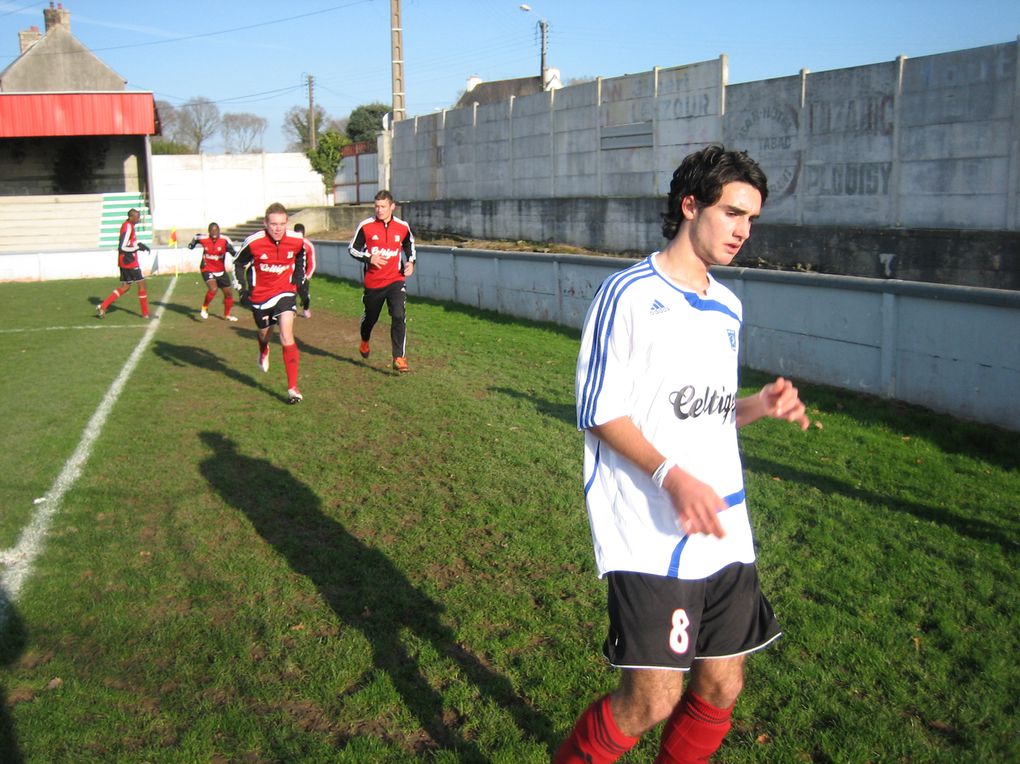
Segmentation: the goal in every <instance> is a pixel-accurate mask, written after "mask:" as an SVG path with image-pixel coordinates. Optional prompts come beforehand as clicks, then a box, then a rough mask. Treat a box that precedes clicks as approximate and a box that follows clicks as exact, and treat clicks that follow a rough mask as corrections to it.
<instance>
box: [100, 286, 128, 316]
mask: <svg viewBox="0 0 1020 764" xmlns="http://www.w3.org/2000/svg"><path fill="white" fill-rule="evenodd" d="M126 291H127V288H126V287H125V288H124V289H121V288H120V287H117V288H116V289H114V290H113V291H112V292H110V296H109V297H107V298H106V299H105V300H103V304H102V305H100V306H99V307H100V308H102V309H103V310H104V311H105V310H106V309H107V308H109V307H110V306H111V305H113V303H114V302H116V300H117V298H118V297H120V296H121V295H122V294H124V293H125V292H126Z"/></svg>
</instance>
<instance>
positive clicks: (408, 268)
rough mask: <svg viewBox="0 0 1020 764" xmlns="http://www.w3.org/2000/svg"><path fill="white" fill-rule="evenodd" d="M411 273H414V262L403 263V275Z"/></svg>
mask: <svg viewBox="0 0 1020 764" xmlns="http://www.w3.org/2000/svg"><path fill="white" fill-rule="evenodd" d="M412 273H414V263H412V262H406V263H404V276H405V277H407V276H410V275H411V274H412Z"/></svg>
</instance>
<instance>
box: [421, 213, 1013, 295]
mask: <svg viewBox="0 0 1020 764" xmlns="http://www.w3.org/2000/svg"><path fill="white" fill-rule="evenodd" d="M664 201H665V199H664V197H658V198H652V197H645V198H635V197H630V198H619V197H615V198H606V197H602V198H597V197H595V198H592V197H589V198H586V199H579V198H572V199H468V200H454V199H450V200H440V201H435V202H403V203H402V204H401V216H402V217H404V218H405V219H406V220H408V221H410V223H411V225H412V227H413V229H414V230H415V231H447V232H456V233H460V234H464V235H467V236H471V237H475V238H493V239H510V240H518V239H524V240H526V241H536V242H542V241H556V242H567V243H570V244H573V245H575V246H578V247H584V248H585V249H592V250H595V251H597V252H617V253H629V254H638V255H644V254H647V253H649V252H654V251H655V250H657V249H659V248H660V247H662V245H663V243H664V239H663V238H662V232H661V223H662V212H663V211H664V210H665V206H664ZM775 204H776V206H777V207H779V212H778V213H777V216H780V217H781V216H782V214H783V205H788V200H786V201H784V200H783V199H782V198H780V199H778V200H776V202H775ZM772 209H773V199H772V198H771V197H770V199H769V201H768V203H767V204H766V206H765V209H764V211H763V215H762V219H763V220H764V221H768V220H771V218H772ZM734 265H738V266H740V265H747V266H761V267H773V268H786V269H795V270H806V271H814V272H818V273H832V274H839V275H849V276H864V277H868V278H897V279H904V280H911V281H928V282H933V283H942V284H958V285H961V286H980V287H989V288H993V289H1020V232H1018V231H968V230H964V229H960V230H944V229H943V230H938V229H914V228H895V227H894V228H864V227H856V226H839V225H828V226H822V225H794V224H771V223H769V222H758V223H755V225H754V228H753V229H752V232H751V239H750V240H749V241H748V242H747V244H745V245H744V247H743V249H741V251H740V256H739V258H738V259H737V260H736V261H735V262H734Z"/></svg>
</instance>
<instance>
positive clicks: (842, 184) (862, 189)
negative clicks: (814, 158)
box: [804, 162, 892, 196]
mask: <svg viewBox="0 0 1020 764" xmlns="http://www.w3.org/2000/svg"><path fill="white" fill-rule="evenodd" d="M891 173H892V163H891V162H858V163H851V164H827V165H808V166H807V167H806V168H805V171H804V177H805V183H804V193H806V194H810V195H812V196H885V195H887V194H888V193H889V176H890V174H891Z"/></svg>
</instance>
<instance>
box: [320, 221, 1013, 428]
mask: <svg viewBox="0 0 1020 764" xmlns="http://www.w3.org/2000/svg"><path fill="white" fill-rule="evenodd" d="M315 246H316V254H317V260H318V263H317V268H318V270H319V271H320V272H322V273H327V274H330V275H333V276H338V277H341V278H345V279H350V280H353V281H360V280H361V264H360V263H358V262H357V261H356V260H354V259H353V258H351V257H350V255H349V254H348V252H347V244H346V243H340V242H335V241H317V242H315ZM418 257H419V263H418V267H417V268H416V269H415V273H414V276H412V277H411V278H410V279H409V280H408V282H407V289H408V293H409V294H411V295H412V296H413V295H419V296H422V297H428V298H432V299H436V300H449V301H452V302H457V303H461V304H464V305H470V306H472V307H476V308H484V309H487V310H493V311H496V312H498V313H502V314H505V315H511V316H516V317H519V318H525V319H532V320H536V321H548V322H551V323H555V324H559V325H562V326H566V327H571V328H579V327H580V326H581V322H582V321H583V319H584V315H585V312H586V310H587V309H588V305H589V303H590V302H591V299H592V297H593V296H594V294H595V290H596V289H597V288H598V286H599V284H601V283H602V281H603V280H604V279H605V278H606V277H607V276H609V275H610V274H611V273H613V272H615V271H617V270H619V269H621V268H625V267H627V266H629V265H631V264H632V263H634V262H635V261H634V260H632V259H626V258H612V257H594V256H587V255H544V254H537V253H530V252H494V251H488V250H484V251H483V250H470V249H457V248H447V247H418ZM712 272H713V274H714V275H715V276H716V278H718V279H719V280H720V281H722V282H723V283H725V284H726V285H727V286H729V287H730V288H731V289H733V290H734V292H736V294H737V296H739V297H740V299H741V300H742V301H743V303H744V324H743V329H742V332H743V336H742V337H741V343H740V348H741V362H742V363H743V364H744V365H745V366H747V367H749V368H752V369H757V370H761V371H766V372H771V373H777V374H783V375H788V376H790V377H791V378H794V379H796V380H800V381H805V382H817V383H822V384H827V385H833V386H836V387H841V388H844V389H847V390H854V391H859V392H865V393H871V394H875V395H880V396H883V397H887V398H894V399H897V400H902V401H906V402H908V403H916V404H919V405H922V406H926V407H928V408H931V409H933V410H935V411H941V412H945V413H948V414H951V415H953V416H957V417H961V418H964V419H971V420H974V421H979V422H985V423H989V424H993V425H996V426H999V427H1004V428H1007V429H1011V430H1020V405H1018V404H1017V397H1018V391H1020V293H1018V292H1011V291H1005V290H997V289H978V288H973V287H959V286H943V285H934V284H921V283H917V282H910V281H897V280H882V279H865V278H853V277H847V276H828V275H821V274H812V273H791V272H785V271H766V270H758V269H750V268H715V269H713V271H712Z"/></svg>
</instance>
